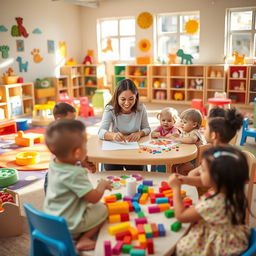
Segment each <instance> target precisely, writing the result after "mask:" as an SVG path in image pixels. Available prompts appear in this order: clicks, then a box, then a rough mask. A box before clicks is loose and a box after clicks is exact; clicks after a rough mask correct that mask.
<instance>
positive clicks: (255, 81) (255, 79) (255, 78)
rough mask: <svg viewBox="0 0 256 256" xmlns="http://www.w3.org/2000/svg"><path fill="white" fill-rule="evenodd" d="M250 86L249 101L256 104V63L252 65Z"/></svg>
mask: <svg viewBox="0 0 256 256" xmlns="http://www.w3.org/2000/svg"><path fill="white" fill-rule="evenodd" d="M248 88H249V90H248V103H249V104H255V103H254V98H256V65H253V66H250V69H249V87H248Z"/></svg>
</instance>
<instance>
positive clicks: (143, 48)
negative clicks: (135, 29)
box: [139, 39, 151, 52]
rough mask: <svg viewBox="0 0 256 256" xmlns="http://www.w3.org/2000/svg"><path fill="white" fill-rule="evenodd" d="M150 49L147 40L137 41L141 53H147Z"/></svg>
mask: <svg viewBox="0 0 256 256" xmlns="http://www.w3.org/2000/svg"><path fill="white" fill-rule="evenodd" d="M150 47H151V43H150V41H149V40H148V39H143V40H140V41H139V48H140V50H141V51H142V52H148V51H149V49H150Z"/></svg>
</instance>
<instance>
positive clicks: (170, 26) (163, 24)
mask: <svg viewBox="0 0 256 256" xmlns="http://www.w3.org/2000/svg"><path fill="white" fill-rule="evenodd" d="M158 22H159V25H158V34H160V33H166V32H169V33H177V24H178V22H177V16H176V15H173V16H160V17H159V19H158Z"/></svg>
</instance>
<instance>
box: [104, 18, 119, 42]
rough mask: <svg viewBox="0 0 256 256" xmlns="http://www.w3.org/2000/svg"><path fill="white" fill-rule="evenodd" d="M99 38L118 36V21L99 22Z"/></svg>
mask: <svg viewBox="0 0 256 256" xmlns="http://www.w3.org/2000/svg"><path fill="white" fill-rule="evenodd" d="M100 30H101V37H102V38H104V37H109V36H117V35H118V21H117V20H105V21H102V22H101V28H100Z"/></svg>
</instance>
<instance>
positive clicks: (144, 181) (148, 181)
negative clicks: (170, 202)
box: [142, 180, 153, 187]
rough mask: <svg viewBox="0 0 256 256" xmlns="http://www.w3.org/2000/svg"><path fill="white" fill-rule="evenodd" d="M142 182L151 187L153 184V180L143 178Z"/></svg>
mask: <svg viewBox="0 0 256 256" xmlns="http://www.w3.org/2000/svg"><path fill="white" fill-rule="evenodd" d="M142 184H143V185H146V186H151V187H152V186H153V180H143V182H142Z"/></svg>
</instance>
